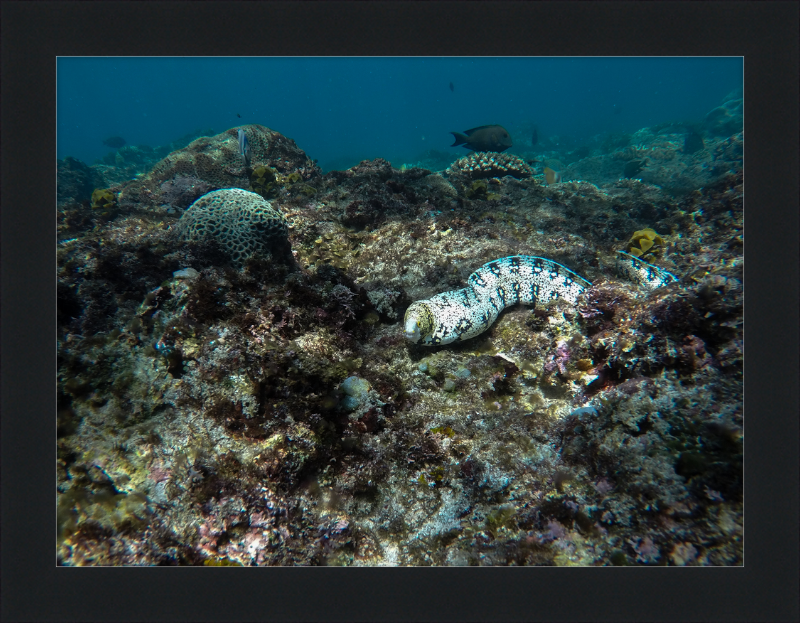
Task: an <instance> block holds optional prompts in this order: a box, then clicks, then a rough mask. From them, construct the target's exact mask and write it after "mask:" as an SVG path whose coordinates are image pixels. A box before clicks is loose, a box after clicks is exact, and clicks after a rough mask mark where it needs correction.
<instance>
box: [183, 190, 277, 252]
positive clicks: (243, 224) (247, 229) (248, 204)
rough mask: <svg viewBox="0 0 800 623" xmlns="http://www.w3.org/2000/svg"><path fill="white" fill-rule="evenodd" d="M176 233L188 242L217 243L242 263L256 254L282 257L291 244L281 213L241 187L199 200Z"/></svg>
mask: <svg viewBox="0 0 800 623" xmlns="http://www.w3.org/2000/svg"><path fill="white" fill-rule="evenodd" d="M175 233H176V235H177V236H178V237H179V238H181V239H182V240H185V241H206V240H214V241H215V242H216V243H217V244H218V245H219V246H220V247H221V248H222V249H223V250H224V251H225V253H226V254H227V255H229V256H230V258H231V259H232V260H233V261H234V262H236V263H239V264H241V263H242V262H244V261H245V260H247V259H249V258H251V257H252V256H253V255H254V254H256V253H259V254H262V255H271V254H273V253H276V255H281V254H283V253H284V252H285V249H286V247H287V243H288V237H287V234H288V229H287V226H286V219H285V218H284V216H283V214H282V213H281V212H280V210H278V209H276V208H274V207H273V206H272V204H271V203H270V202H269V201H267V200H265V199H264V198H263V197H261V195H257V194H256V193H251V192H248V191H246V190H241V189H239V188H225V189H223V190H216V191H214V192H210V193H208V194H206V195H203V196H202V197H200V198H199V199H198V200H197V201H195V202H194V203H193V204H192V205H191V206H189V209H188V210H186V212H184V213H183V216H181V218H180V220H179V221H178V222H177V223H176V224H175Z"/></svg>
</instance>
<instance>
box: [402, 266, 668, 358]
mask: <svg viewBox="0 0 800 623" xmlns="http://www.w3.org/2000/svg"><path fill="white" fill-rule="evenodd" d="M617 268H618V270H619V271H620V272H621V273H622V274H623V275H624V276H625V277H627V278H628V279H630V280H631V281H634V282H635V283H638V284H640V285H641V286H643V287H645V288H647V289H655V288H659V287H661V286H663V285H666V284H668V283H670V282H672V281H676V278H675V276H674V275H672V274H671V273H668V272H667V271H665V270H663V269H662V268H659V267H657V266H653V265H652V264H649V263H647V262H645V261H644V260H642V259H640V258H638V257H636V256H634V255H629V254H628V253H625V252H623V251H619V252H618V254H617ZM591 285H592V284H591V283H590V282H589V281H587V280H586V279H584V278H583V277H581V276H580V275H578V274H576V273H574V272H572V271H571V270H570V269H568V268H566V267H565V266H562V265H561V264H559V263H557V262H554V261H553V260H549V259H547V258H544V257H535V256H531V255H512V256H509V257H503V258H500V259H497V260H494V261H492V262H488V263H487V264H484V265H483V266H481V267H480V268H479V269H478V270H476V271H475V272H474V273H472V274H471V275H470V276H469V280H468V283H467V287H466V288H462V289H461V290H453V291H452V292H443V293H441V294H437V295H435V296H433V297H431V298H429V299H426V300H423V301H416V302H414V303H412V304H411V305H410V306H409V308H408V310H406V315H405V319H404V332H405V336H406V338H408V339H409V340H411V341H412V342H414V343H422V344H434V345H436V344H449V343H451V342H455V341H456V340H468V339H469V338H471V337H475V336H476V335H479V334H480V333H483V332H484V331H486V329H488V328H489V327H490V326H491V325H492V323H493V322H494V321H495V320H497V316H498V315H500V312H501V311H503V309H505V308H506V307H509V306H511V305H514V304H516V303H527V304H534V305H535V304H536V303H537V302H540V301H541V302H547V301H550V300H553V299H558V298H560V299H564V300H565V301H568V302H569V303H572V304H573V305H574V304H575V303H576V302H577V300H578V297H579V296H580V295H581V294H582V293H583V292H584V291H585V290H586V288H589V287H591Z"/></svg>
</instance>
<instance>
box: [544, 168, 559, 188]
mask: <svg viewBox="0 0 800 623" xmlns="http://www.w3.org/2000/svg"><path fill="white" fill-rule="evenodd" d="M544 180H545V182H547V185H548V186H549V185H550V184H560V183H561V171H553V169H551V168H550V167H545V168H544Z"/></svg>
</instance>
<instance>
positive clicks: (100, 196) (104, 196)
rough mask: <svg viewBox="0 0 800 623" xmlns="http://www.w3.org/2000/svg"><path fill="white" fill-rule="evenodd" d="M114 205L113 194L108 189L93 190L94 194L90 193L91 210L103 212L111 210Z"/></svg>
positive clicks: (115, 200)
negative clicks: (98, 209)
mask: <svg viewBox="0 0 800 623" xmlns="http://www.w3.org/2000/svg"><path fill="white" fill-rule="evenodd" d="M116 204H117V199H116V197H114V193H112V192H111V191H110V190H108V189H101V188H95V190H94V192H93V193H92V207H93V208H95V209H97V208H103V209H104V210H108V209H109V208H113V207H114V206H115V205H116Z"/></svg>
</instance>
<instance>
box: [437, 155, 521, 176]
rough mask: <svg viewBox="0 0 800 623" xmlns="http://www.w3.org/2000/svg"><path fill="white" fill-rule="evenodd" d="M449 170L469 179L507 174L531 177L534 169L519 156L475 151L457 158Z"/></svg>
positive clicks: (450, 172) (452, 173)
mask: <svg viewBox="0 0 800 623" xmlns="http://www.w3.org/2000/svg"><path fill="white" fill-rule="evenodd" d="M447 172H448V173H449V174H451V175H462V176H466V177H468V178H469V179H479V178H486V177H503V176H505V175H510V176H512V177H516V178H517V179H522V178H525V177H531V176H532V175H533V173H534V170H533V168H531V167H530V166H529V165H528V164H526V162H525V161H524V160H523V159H522V158H518V157H517V156H512V155H510V154H495V153H481V152H475V153H473V154H470V155H469V156H466V157H464V158H459V159H458V160H456V161H455V162H454V163H453V164H452V165H450V168H449V169H447Z"/></svg>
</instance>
